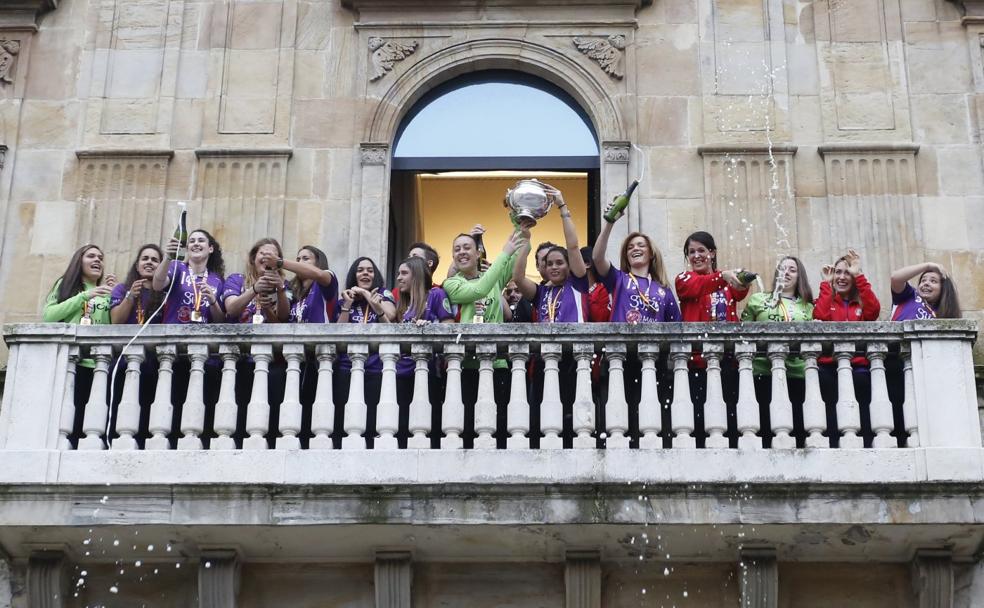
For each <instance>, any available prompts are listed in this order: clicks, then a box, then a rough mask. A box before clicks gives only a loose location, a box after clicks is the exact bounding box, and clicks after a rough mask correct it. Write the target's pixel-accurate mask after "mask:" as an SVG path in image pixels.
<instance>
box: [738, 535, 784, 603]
mask: <svg viewBox="0 0 984 608" xmlns="http://www.w3.org/2000/svg"><path fill="white" fill-rule="evenodd" d="M739 568H740V572H739V574H740V576H741V608H776V607H777V606H778V605H779V562H778V561H777V559H776V552H775V549H746V550H744V551H742V552H741V563H740V565H739Z"/></svg>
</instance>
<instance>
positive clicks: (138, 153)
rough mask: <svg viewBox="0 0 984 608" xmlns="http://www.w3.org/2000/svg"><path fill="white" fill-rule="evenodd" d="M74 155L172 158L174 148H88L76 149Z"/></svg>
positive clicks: (81, 156) (83, 156)
mask: <svg viewBox="0 0 984 608" xmlns="http://www.w3.org/2000/svg"><path fill="white" fill-rule="evenodd" d="M75 157H76V158H78V159H80V160H81V159H84V158H169V159H170V158H174V150H168V149H165V148H160V149H156V150H155V149H150V148H118V149H109V148H104V149H99V148H90V149H86V150H76V151H75Z"/></svg>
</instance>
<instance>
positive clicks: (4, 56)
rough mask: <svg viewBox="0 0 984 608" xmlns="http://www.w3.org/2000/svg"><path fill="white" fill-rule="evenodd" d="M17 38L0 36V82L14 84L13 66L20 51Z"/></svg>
mask: <svg viewBox="0 0 984 608" xmlns="http://www.w3.org/2000/svg"><path fill="white" fill-rule="evenodd" d="M20 48H21V43H20V41H19V40H10V39H8V38H0V84H14V68H16V67H17V55H18V54H19V53H20Z"/></svg>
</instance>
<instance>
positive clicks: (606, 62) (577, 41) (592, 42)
mask: <svg viewBox="0 0 984 608" xmlns="http://www.w3.org/2000/svg"><path fill="white" fill-rule="evenodd" d="M572 42H573V43H574V47H575V48H577V50H579V51H581V53H583V54H585V55H587V56H588V58H589V59H592V60H593V61H594V62H595V63H597V64H598V65H599V66H600V67H601V69H602V70H604V71H605V73H606V74H608V75H609V76H611V77H612V78H614V79H615V80H622V78H623V77H624V75H625V74H624V73H623V71H622V57H623V55H625V44H626V42H625V35H624V34H611V35H609V36H607V37H605V38H595V37H587V36H584V37H581V36H579V37H576V38H574V39H573V40H572Z"/></svg>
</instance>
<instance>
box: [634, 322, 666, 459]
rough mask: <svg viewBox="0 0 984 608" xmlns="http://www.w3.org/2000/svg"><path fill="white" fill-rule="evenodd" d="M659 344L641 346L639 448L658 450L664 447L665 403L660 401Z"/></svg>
mask: <svg viewBox="0 0 984 608" xmlns="http://www.w3.org/2000/svg"><path fill="white" fill-rule="evenodd" d="M658 358H659V344H654V343H652V342H647V343H644V344H640V345H639V359H641V360H642V379H641V380H640V382H641V386H640V387H639V435H640V437H639V447H640V448H642V449H658V448H662V447H663V438H662V437H660V436H659V434H660V433H661V432H662V430H663V403H662V402H661V401H660V399H659V381H658V380H657V378H656V362H657V360H658Z"/></svg>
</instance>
